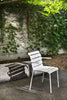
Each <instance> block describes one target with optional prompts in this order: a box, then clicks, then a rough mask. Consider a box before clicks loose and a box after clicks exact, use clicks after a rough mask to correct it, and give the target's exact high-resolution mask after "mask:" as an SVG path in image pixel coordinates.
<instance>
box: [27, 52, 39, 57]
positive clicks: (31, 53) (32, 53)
mask: <svg viewBox="0 0 67 100" xmlns="http://www.w3.org/2000/svg"><path fill="white" fill-rule="evenodd" d="M37 53H39V51H34V52H30V53H28V55H29V56H30V55H34V54H37Z"/></svg>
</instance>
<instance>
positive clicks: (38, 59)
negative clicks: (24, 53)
mask: <svg viewBox="0 0 67 100" xmlns="http://www.w3.org/2000/svg"><path fill="white" fill-rule="evenodd" d="M41 60H42V58H41V57H39V58H36V59H31V62H32V63H33V62H36V63H37V62H38V61H41Z"/></svg>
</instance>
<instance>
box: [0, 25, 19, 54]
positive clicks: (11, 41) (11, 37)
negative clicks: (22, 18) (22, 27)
mask: <svg viewBox="0 0 67 100" xmlns="http://www.w3.org/2000/svg"><path fill="white" fill-rule="evenodd" d="M15 30H17V28H15V27H14V26H12V25H11V24H9V27H7V29H6V32H7V33H8V36H7V38H8V41H7V44H6V46H3V48H2V49H3V53H11V52H13V53H17V48H18V47H19V45H17V44H16V40H15V37H16V33H15Z"/></svg>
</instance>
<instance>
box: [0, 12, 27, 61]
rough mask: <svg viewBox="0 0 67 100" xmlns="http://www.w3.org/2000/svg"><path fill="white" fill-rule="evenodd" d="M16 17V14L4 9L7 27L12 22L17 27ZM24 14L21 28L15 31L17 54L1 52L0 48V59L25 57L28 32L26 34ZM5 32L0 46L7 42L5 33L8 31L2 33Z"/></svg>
mask: <svg viewBox="0 0 67 100" xmlns="http://www.w3.org/2000/svg"><path fill="white" fill-rule="evenodd" d="M17 17H18V15H16V14H12V13H9V12H7V11H5V18H6V23H5V27H7V26H8V25H9V24H12V26H14V27H16V28H19V26H20V25H19V22H18V21H17ZM26 21H27V20H26V16H23V26H22V28H21V31H19V30H17V31H16V34H17V35H16V38H15V40H16V43H17V44H18V45H19V48H18V53H17V54H13V53H11V54H3V53H2V51H1V50H0V61H2V60H10V59H17V58H18V57H20V58H25V57H27V56H28V55H27V49H26V47H27V46H28V44H27V42H28V34H27V24H26V23H27V22H26ZM4 34H5V39H4V43H1V42H0V46H1V48H2V47H3V46H5V45H6V43H7V41H8V40H7V35H8V33H4Z"/></svg>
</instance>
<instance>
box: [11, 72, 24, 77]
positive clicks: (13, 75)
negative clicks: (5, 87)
mask: <svg viewBox="0 0 67 100" xmlns="http://www.w3.org/2000/svg"><path fill="white" fill-rule="evenodd" d="M22 73H24V71H22V72H19V73H16V74H14V75H12V76H11V77H15V76H17V75H19V74H22Z"/></svg>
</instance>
